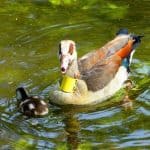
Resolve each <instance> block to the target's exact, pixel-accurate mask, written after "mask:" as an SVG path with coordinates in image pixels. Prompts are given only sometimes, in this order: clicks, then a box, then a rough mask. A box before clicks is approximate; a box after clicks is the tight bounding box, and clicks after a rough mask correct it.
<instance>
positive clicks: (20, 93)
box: [16, 87, 29, 101]
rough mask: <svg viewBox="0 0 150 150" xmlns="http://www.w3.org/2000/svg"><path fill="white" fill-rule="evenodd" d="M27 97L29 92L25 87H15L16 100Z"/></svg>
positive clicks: (22, 99)
mask: <svg viewBox="0 0 150 150" xmlns="http://www.w3.org/2000/svg"><path fill="white" fill-rule="evenodd" d="M28 97H29V94H28V91H27V90H26V89H25V88H23V87H19V88H17V89H16V98H17V100H20V101H24V100H26V99H28Z"/></svg>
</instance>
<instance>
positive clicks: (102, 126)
mask: <svg viewBox="0 0 150 150" xmlns="http://www.w3.org/2000/svg"><path fill="white" fill-rule="evenodd" d="M64 1H65V0H64ZM62 2H63V1H55V0H53V1H51V0H49V1H47V0H44V1H42V0H34V1H32V2H31V1H26V2H25V1H17V0H5V1H2V2H1V3H0V6H1V8H0V19H1V24H0V55H1V56H0V68H1V69H0V149H2V150H8V149H15V150H20V149H23V150H25V149H40V150H43V149H44V150H48V149H58V150H59V149H69V148H70V149H135V150H136V149H144V150H148V149H149V148H150V140H149V139H150V123H149V116H150V110H149V107H150V59H149V55H150V51H149V49H150V45H149V37H148V36H149V31H150V28H149V25H148V23H149V18H148V16H149V15H150V13H149V3H148V1H146V0H143V1H138V0H135V1H134V2H133V1H129V0H127V1H120V0H119V1H117V2H112V1H108V2H106V1H104V0H94V1H88V0H87V1H80V2H79V1H78V0H77V1H73V0H70V1H65V2H64V3H62ZM72 2H74V3H73V4H72ZM75 2H77V3H75ZM121 27H127V28H128V29H129V30H130V31H131V32H132V33H133V32H134V33H136V34H140V35H144V36H145V37H144V38H143V39H142V43H141V45H140V46H139V47H138V49H137V52H136V53H135V55H134V59H133V63H132V65H131V75H130V78H131V79H132V80H133V82H134V84H135V87H134V88H133V90H132V91H131V92H129V94H130V95H131V98H132V99H133V109H131V110H128V111H126V110H125V109H124V108H123V107H122V105H121V102H120V101H121V100H122V97H123V95H121V94H120V95H121V96H120V95H119V96H116V97H114V98H112V99H110V100H109V101H108V102H106V103H103V104H98V105H97V106H92V107H72V106H69V107H68V106H66V107H62V108H60V107H57V106H53V105H51V104H49V114H48V115H46V116H44V117H42V118H28V117H26V116H23V115H22V114H20V113H19V112H18V108H17V100H16V98H15V89H16V88H17V87H18V86H24V87H26V88H27V89H29V91H30V92H31V93H32V94H39V95H40V96H44V97H45V100H46V101H47V102H48V93H49V91H50V90H52V86H53V85H55V83H56V81H58V80H59V79H60V72H59V71H60V70H59V61H58V58H57V51H58V44H59V41H60V40H62V39H72V40H75V41H76V42H77V48H78V54H79V56H81V55H83V54H85V53H86V52H89V51H90V50H93V49H95V48H99V47H100V46H102V45H103V44H104V43H106V42H107V41H109V40H111V39H112V38H113V37H114V35H115V33H116V31H117V30H118V29H119V28H121Z"/></svg>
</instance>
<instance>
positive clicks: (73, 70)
mask: <svg viewBox="0 0 150 150" xmlns="http://www.w3.org/2000/svg"><path fill="white" fill-rule="evenodd" d="M66 75H67V76H70V77H72V78H78V77H77V76H78V75H79V69H78V61H77V59H75V60H73V61H72V63H71V64H70V66H69V68H68V70H67V72H66Z"/></svg>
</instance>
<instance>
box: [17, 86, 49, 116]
mask: <svg viewBox="0 0 150 150" xmlns="http://www.w3.org/2000/svg"><path fill="white" fill-rule="evenodd" d="M16 98H17V100H19V109H20V111H21V112H22V113H23V114H24V115H27V116H42V115H46V114H47V113H48V105H47V103H46V102H44V101H43V100H41V99H40V98H39V97H38V96H29V94H28V92H27V91H26V89H24V88H23V87H19V88H17V90H16Z"/></svg>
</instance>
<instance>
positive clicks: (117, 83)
mask: <svg viewBox="0 0 150 150" xmlns="http://www.w3.org/2000/svg"><path fill="white" fill-rule="evenodd" d="M141 37H142V36H136V35H134V34H129V33H128V30H127V29H120V30H119V31H118V32H117V34H116V37H115V38H114V39H113V40H112V41H110V42H108V43H107V44H105V45H104V46H103V47H101V48H99V49H97V50H95V51H92V52H89V53H87V54H86V55H84V56H83V57H81V58H79V59H77V51H76V46H75V42H74V41H72V40H63V41H61V42H60V44H59V60H60V64H61V73H62V74H63V75H65V76H69V77H71V78H74V79H75V80H76V82H77V83H76V87H75V90H74V92H66V91H63V89H61V88H60V85H58V86H55V88H54V89H53V91H51V92H50V100H51V102H52V103H55V104H59V105H66V104H74V105H85V104H95V103H99V102H102V101H104V100H106V99H108V98H110V97H111V96H113V95H114V94H115V93H116V92H117V91H118V90H119V89H120V88H121V87H122V86H123V83H124V82H125V81H126V80H127V79H128V74H129V72H130V68H129V66H130V63H131V60H132V56H133V53H134V52H135V48H136V47H137V45H138V43H140V41H141Z"/></svg>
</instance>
